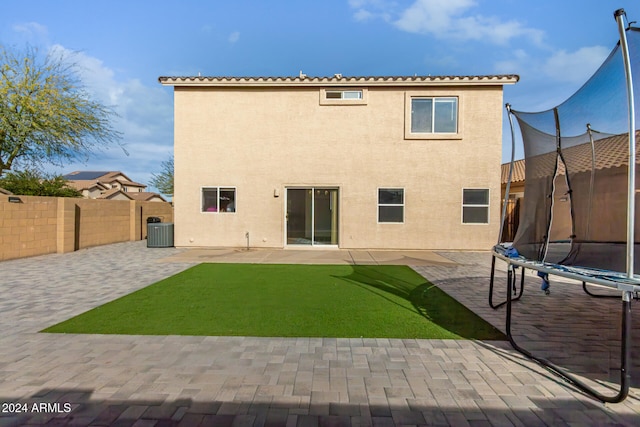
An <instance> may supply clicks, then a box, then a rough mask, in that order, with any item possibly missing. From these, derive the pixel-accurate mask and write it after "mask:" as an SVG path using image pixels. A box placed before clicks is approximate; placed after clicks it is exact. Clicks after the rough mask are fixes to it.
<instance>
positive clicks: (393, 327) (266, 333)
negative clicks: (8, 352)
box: [43, 264, 505, 340]
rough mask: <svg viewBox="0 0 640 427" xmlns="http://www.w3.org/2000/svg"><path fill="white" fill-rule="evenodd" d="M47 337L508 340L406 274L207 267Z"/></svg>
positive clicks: (398, 270) (404, 270)
mask: <svg viewBox="0 0 640 427" xmlns="http://www.w3.org/2000/svg"><path fill="white" fill-rule="evenodd" d="M43 332H57V333H90V334H132V335H209V336H261V337H345V338H351V337H364V338H424V339H479V340H503V339H505V337H504V335H503V334H502V333H501V332H499V331H498V330H497V329H495V328H494V327H492V326H491V325H489V324H488V323H487V322H485V321H484V320H482V319H481V318H480V317H478V316H477V315H476V314H474V313H473V312H471V311H470V310H468V309H467V308H466V307H464V306H463V305H461V304H460V303H458V302H457V301H456V300H454V299H453V298H451V297H450V296H449V295H447V294H446V293H445V292H443V291H441V290H440V289H438V288H437V287H435V286H434V285H432V284H430V283H429V282H427V281H426V280H425V279H424V278H423V277H422V276H420V275H419V274H418V273H416V272H415V271H413V270H412V269H411V268H409V267H406V266H389V265H387V266H378V265H376V266H367V265H364V266H363V265H355V266H353V265H273V264H200V265H197V266H195V267H192V268H190V269H188V270H186V271H183V272H181V273H179V274H176V275H175V276H172V277H169V278H167V279H165V280H162V281H160V282H158V283H155V284H153V285H150V286H148V287H146V288H144V289H141V290H139V291H137V292H134V293H132V294H129V295H126V296H124V297H122V298H119V299H117V300H114V301H112V302H110V303H107V304H104V305H102V306H100V307H97V308H95V309H93V310H90V311H88V312H86V313H83V314H81V315H79V316H76V317H74V318H72V319H69V320H67V321H65V322H62V323H59V324H57V325H55V326H52V327H50V328H47V329H45V330H44V331H43Z"/></svg>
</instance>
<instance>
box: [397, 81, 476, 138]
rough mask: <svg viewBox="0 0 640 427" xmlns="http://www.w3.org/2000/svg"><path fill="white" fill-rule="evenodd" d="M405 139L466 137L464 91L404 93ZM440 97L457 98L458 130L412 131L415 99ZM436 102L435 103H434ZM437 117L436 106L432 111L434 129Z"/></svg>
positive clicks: (438, 90)
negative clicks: (443, 131) (444, 131)
mask: <svg viewBox="0 0 640 427" xmlns="http://www.w3.org/2000/svg"><path fill="white" fill-rule="evenodd" d="M404 96H405V98H404V114H405V117H404V139H407V140H461V139H464V93H463V91H460V90H455V89H451V90H446V91H445V90H443V89H436V88H434V89H432V90H411V91H406V92H405V93H404ZM438 98H455V99H456V100H457V102H456V104H457V110H456V115H457V117H456V119H457V121H456V131H455V132H446V133H442V132H441V133H438V132H412V131H411V118H412V110H413V108H412V106H413V100H414V99H438ZM434 104H435V103H434ZM434 117H435V108H434V109H433V112H432V117H431V120H432V129H433V120H434Z"/></svg>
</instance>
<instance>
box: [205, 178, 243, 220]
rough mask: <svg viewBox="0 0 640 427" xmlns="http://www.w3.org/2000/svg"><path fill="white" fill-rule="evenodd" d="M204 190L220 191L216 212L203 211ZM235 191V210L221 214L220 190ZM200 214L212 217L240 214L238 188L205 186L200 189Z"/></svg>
mask: <svg viewBox="0 0 640 427" xmlns="http://www.w3.org/2000/svg"><path fill="white" fill-rule="evenodd" d="M204 189H216V190H218V194H217V196H216V210H215V211H203V210H202V208H203V206H202V204H203V202H204V197H203V196H204V194H203V193H204V192H203V190H204ZM221 189H223V190H227V189H230V190H233V193H234V195H235V198H234V200H233V204H234V210H233V212H226V211H225V212H220V190H221ZM199 212H200V213H201V214H207V215H211V214H235V213H236V212H238V187H236V186H234V185H203V186H201V187H200V207H199Z"/></svg>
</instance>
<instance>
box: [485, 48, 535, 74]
mask: <svg viewBox="0 0 640 427" xmlns="http://www.w3.org/2000/svg"><path fill="white" fill-rule="evenodd" d="M532 62H533V61H532V59H531V58H530V57H529V55H528V54H527V52H526V51H524V50H523V49H516V50H515V51H513V54H512V56H511V57H510V58H508V59H504V60H502V61H498V62H496V63H495V64H494V66H493V67H494V70H495V72H496V73H497V74H513V73H515V74H518V73H519V72H521V71H522V70H525V69H529V70H530V69H531V68H532V67H531V63H532ZM527 64H528V66H527Z"/></svg>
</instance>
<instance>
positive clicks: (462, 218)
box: [460, 187, 491, 225]
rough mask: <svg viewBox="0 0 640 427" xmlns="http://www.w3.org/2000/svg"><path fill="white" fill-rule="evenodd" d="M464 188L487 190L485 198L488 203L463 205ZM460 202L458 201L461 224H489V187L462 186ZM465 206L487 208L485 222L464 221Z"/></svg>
mask: <svg viewBox="0 0 640 427" xmlns="http://www.w3.org/2000/svg"><path fill="white" fill-rule="evenodd" d="M465 190H485V191H486V192H487V200H488V201H489V203H487V204H486V205H476V204H473V205H465V204H464V191H465ZM461 202H462V203H460V205H461V206H460V224H462V225H489V223H490V222H491V189H490V188H479V187H471V188H468V187H466V188H465V187H463V188H462V198H461ZM465 207H474V208H484V207H486V208H487V222H464V208H465Z"/></svg>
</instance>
